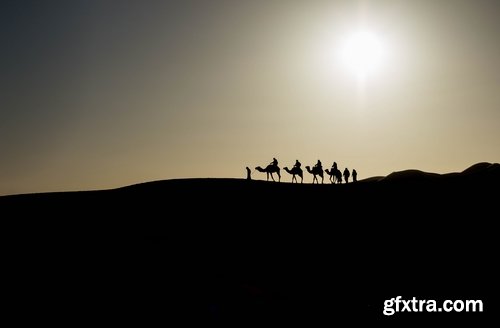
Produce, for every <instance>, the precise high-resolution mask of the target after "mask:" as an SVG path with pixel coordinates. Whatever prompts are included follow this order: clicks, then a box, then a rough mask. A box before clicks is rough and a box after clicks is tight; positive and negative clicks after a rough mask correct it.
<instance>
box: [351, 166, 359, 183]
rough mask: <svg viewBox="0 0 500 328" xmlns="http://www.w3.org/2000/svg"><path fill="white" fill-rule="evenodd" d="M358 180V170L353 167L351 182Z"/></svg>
mask: <svg viewBox="0 0 500 328" xmlns="http://www.w3.org/2000/svg"><path fill="white" fill-rule="evenodd" d="M356 181H358V172H356V170H355V169H353V170H352V182H356Z"/></svg>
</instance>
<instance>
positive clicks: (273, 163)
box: [269, 157, 278, 166]
mask: <svg viewBox="0 0 500 328" xmlns="http://www.w3.org/2000/svg"><path fill="white" fill-rule="evenodd" d="M269 165H272V166H278V160H277V159H276V158H275V157H273V161H272V162H271V163H270V164H269Z"/></svg>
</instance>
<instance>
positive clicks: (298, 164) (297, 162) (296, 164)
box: [293, 159, 302, 169]
mask: <svg viewBox="0 0 500 328" xmlns="http://www.w3.org/2000/svg"><path fill="white" fill-rule="evenodd" d="M301 165H302V164H300V162H299V160H298V159H296V160H295V165H294V166H293V167H296V168H299V169H300V166H301Z"/></svg>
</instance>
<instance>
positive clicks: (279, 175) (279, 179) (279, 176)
mask: <svg viewBox="0 0 500 328" xmlns="http://www.w3.org/2000/svg"><path fill="white" fill-rule="evenodd" d="M277 173H278V182H281V174H280V172H279V171H278V172H277Z"/></svg>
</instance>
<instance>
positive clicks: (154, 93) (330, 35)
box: [0, 0, 500, 195]
mask: <svg viewBox="0 0 500 328" xmlns="http://www.w3.org/2000/svg"><path fill="white" fill-rule="evenodd" d="M499 12H500V3H499V2H498V1H487V0H477V1H466V0H453V1H451V0H450V1H444V0H432V1H431V0H428V1H427V0H422V1H408V0H407V1H402V0H401V1H389V0H387V1H385V0H379V1H355V0H349V1H347V0H346V1H318V0H307V1H306V0H304V1H294V0H290V1H274V0H265V1H259V0H257V1H229V0H211V1H206V0H199V1H197V0H182V1H180V0H179V1H176V0H174V1H153V0H141V1H130V0H72V1H65V0H61V1H54V0H47V1H24V0H14V1H9V0H5V1H2V2H1V3H0V38H1V41H2V42H1V45H2V46H1V47H2V48H1V49H2V51H1V52H0V69H1V71H0V195H6V194H17V193H31V192H45V191H69V190H95V189H108V188H116V187H121V186H125V185H130V184H134V183H140V182H145V181H151V180H163V179H173V178H198V177H200V178H203V177H213V178H240V177H241V178H244V177H245V176H246V171H245V167H246V166H249V167H251V168H254V167H255V166H258V165H260V166H265V165H267V164H269V163H270V162H271V161H272V159H273V157H276V158H277V159H278V161H279V165H280V167H282V168H283V167H284V166H288V167H291V166H293V164H294V163H295V160H296V159H298V160H299V161H301V162H302V165H303V167H304V166H305V165H311V166H312V165H314V164H315V163H316V161H317V160H318V159H320V160H321V161H322V162H323V166H324V167H325V168H327V167H330V166H331V165H332V163H333V161H336V162H337V163H338V166H339V169H341V170H343V169H344V168H345V167H347V168H348V169H350V170H352V169H356V171H357V172H358V179H363V178H366V177H371V176H380V175H388V174H390V173H391V172H393V171H399V170H404V169H420V170H423V171H428V172H437V173H446V172H457V171H462V170H463V169H465V168H467V167H469V166H470V165H472V164H475V163H477V162H500V41H499V40H500V39H499V38H498V35H499V34H500V20H499V19H498V13H499ZM359 31H365V32H366V31H367V32H368V33H370V35H373V36H375V38H376V39H377V42H378V43H377V44H378V45H379V46H380V48H381V49H382V50H383V56H382V57H383V58H382V57H381V58H379V60H378V64H377V66H376V68H374V69H373V70H371V71H369V72H364V73H362V74H361V73H360V72H359V71H355V70H353V67H352V66H349V65H347V64H346V62H345V61H342V60H340V59H339V58H340V56H339V53H340V52H341V51H342V49H345V44H346V42H348V40H350V38H352V35H356V33H358V32H359ZM365 50H366V51H365V53H366V54H367V56H368V58H370V56H371V50H370V49H365ZM253 178H255V179H265V174H263V173H259V172H253ZM283 180H284V181H290V180H291V176H290V175H288V174H286V173H284V172H283ZM304 181H305V182H311V181H312V176H311V175H308V174H306V175H305V178H304Z"/></svg>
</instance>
